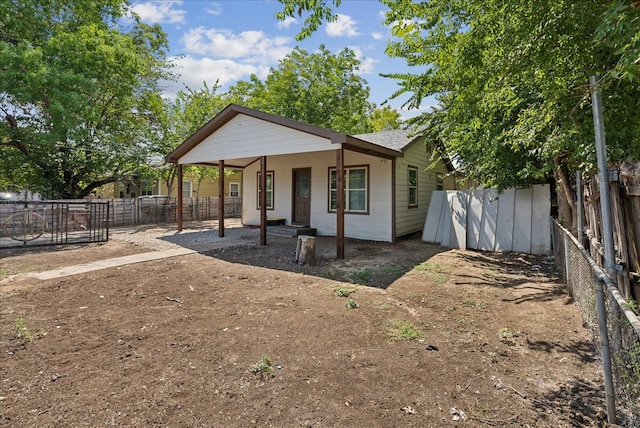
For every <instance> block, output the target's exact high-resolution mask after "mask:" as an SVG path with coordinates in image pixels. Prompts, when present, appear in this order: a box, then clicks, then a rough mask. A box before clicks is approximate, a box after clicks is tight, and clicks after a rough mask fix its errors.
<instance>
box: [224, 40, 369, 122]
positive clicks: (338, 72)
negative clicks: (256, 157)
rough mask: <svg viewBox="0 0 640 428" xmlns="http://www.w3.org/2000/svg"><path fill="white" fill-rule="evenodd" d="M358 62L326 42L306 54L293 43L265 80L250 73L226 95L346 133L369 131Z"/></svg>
mask: <svg viewBox="0 0 640 428" xmlns="http://www.w3.org/2000/svg"><path fill="white" fill-rule="evenodd" d="M360 65H361V64H360V61H359V60H358V58H357V57H356V55H355V53H354V52H353V51H352V50H351V49H349V48H345V49H343V50H342V51H341V52H340V53H338V54H337V55H334V54H332V53H331V52H330V51H329V50H328V49H327V48H326V47H325V46H324V45H321V46H320V48H319V49H318V51H317V52H313V53H309V52H307V51H305V50H303V49H300V48H295V49H294V50H293V51H292V52H291V53H290V54H289V55H287V56H286V57H285V58H284V59H282V60H281V61H280V63H279V64H278V66H277V67H276V68H272V69H271V70H270V71H269V74H268V76H267V78H266V79H265V81H264V82H263V81H261V80H260V79H258V78H257V77H256V76H252V77H251V78H250V80H249V81H241V82H238V83H237V84H236V85H234V86H233V87H232V88H230V90H229V92H228V98H227V99H228V100H230V101H234V102H240V103H241V104H244V105H246V106H248V107H251V108H256V109H259V110H263V111H267V112H269V113H273V114H277V115H280V116H284V117H288V118H290V119H294V120H297V121H300V122H305V123H309V124H312V125H317V126H322V127H325V128H330V129H333V130H336V131H340V132H345V133H349V134H358V133H364V132H369V131H370V130H371V124H370V121H369V117H370V115H371V113H372V112H373V110H374V108H375V105H373V104H372V103H370V102H369V101H368V98H369V87H368V86H367V82H366V80H364V79H363V78H362V77H361V76H360V75H359V74H358V71H359V70H360Z"/></svg>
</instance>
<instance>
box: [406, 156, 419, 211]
mask: <svg viewBox="0 0 640 428" xmlns="http://www.w3.org/2000/svg"><path fill="white" fill-rule="evenodd" d="M407 184H408V187H409V189H408V190H409V192H408V195H409V206H410V207H417V206H418V168H416V167H415V166H410V167H408V169H407Z"/></svg>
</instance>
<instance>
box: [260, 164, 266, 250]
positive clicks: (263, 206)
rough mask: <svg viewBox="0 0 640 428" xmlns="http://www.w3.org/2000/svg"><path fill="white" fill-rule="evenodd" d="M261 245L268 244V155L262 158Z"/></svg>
mask: <svg viewBox="0 0 640 428" xmlns="http://www.w3.org/2000/svg"><path fill="white" fill-rule="evenodd" d="M260 245H267V157H266V156H262V157H261V158H260Z"/></svg>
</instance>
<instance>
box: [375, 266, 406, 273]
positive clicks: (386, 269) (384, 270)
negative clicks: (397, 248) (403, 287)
mask: <svg viewBox="0 0 640 428" xmlns="http://www.w3.org/2000/svg"><path fill="white" fill-rule="evenodd" d="M380 273H382V274H385V275H391V274H393V275H402V274H403V273H404V269H400V268H398V267H393V266H387V267H384V268H382V269H380Z"/></svg>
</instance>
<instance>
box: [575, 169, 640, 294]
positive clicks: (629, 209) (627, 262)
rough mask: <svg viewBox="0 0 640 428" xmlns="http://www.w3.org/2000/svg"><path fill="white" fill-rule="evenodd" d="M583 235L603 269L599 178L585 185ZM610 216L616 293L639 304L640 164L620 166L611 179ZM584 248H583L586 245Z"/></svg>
mask: <svg viewBox="0 0 640 428" xmlns="http://www.w3.org/2000/svg"><path fill="white" fill-rule="evenodd" d="M584 187H585V189H584V216H585V219H584V220H585V225H584V230H585V235H586V238H587V239H588V242H586V243H581V244H583V245H584V246H585V247H587V248H589V250H590V253H591V257H593V259H594V260H595V261H596V263H598V264H599V265H600V266H603V265H604V247H603V245H602V215H601V211H600V202H601V199H600V192H599V190H598V177H593V178H591V179H590V180H588V181H587V182H586V183H585V186H584ZM610 189H611V216H612V221H613V239H614V245H615V256H616V270H617V275H616V276H617V278H616V280H617V284H618V289H619V290H620V292H621V293H622V295H623V296H624V297H625V298H628V299H634V300H635V301H636V302H638V301H640V162H637V163H626V162H625V163H623V164H622V165H621V166H620V168H619V169H618V170H617V171H614V173H613V174H612V176H611V180H610ZM585 244H586V245H585Z"/></svg>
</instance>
